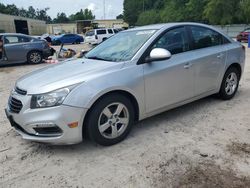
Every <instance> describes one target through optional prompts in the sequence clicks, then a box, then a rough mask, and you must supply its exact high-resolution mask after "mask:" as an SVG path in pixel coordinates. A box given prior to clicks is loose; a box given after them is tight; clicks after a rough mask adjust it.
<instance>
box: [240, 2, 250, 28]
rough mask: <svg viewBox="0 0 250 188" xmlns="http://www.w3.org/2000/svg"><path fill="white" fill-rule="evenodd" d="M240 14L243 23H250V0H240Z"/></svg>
mask: <svg viewBox="0 0 250 188" xmlns="http://www.w3.org/2000/svg"><path fill="white" fill-rule="evenodd" d="M240 10H241V11H240V14H239V19H240V20H241V21H242V22H243V23H247V24H249V23H250V1H249V0H241V2H240Z"/></svg>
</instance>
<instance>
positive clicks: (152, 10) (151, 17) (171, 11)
mask: <svg viewBox="0 0 250 188" xmlns="http://www.w3.org/2000/svg"><path fill="white" fill-rule="evenodd" d="M124 20H125V21H127V22H128V23H129V24H130V25H132V26H134V25H145V24H151V23H152V24H153V23H161V22H179V21H191V22H203V23H209V24H220V25H225V24H240V23H249V22H250V0H137V1H135V0H124Z"/></svg>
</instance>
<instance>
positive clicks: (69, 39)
mask: <svg viewBox="0 0 250 188" xmlns="http://www.w3.org/2000/svg"><path fill="white" fill-rule="evenodd" d="M81 42H84V39H83V37H82V36H80V35H77V34H62V35H59V36H54V37H52V44H53V45H61V44H80V43H81Z"/></svg>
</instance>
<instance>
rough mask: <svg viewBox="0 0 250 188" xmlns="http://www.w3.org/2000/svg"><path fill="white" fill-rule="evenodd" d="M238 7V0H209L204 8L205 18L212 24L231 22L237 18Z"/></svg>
mask: <svg viewBox="0 0 250 188" xmlns="http://www.w3.org/2000/svg"><path fill="white" fill-rule="evenodd" d="M238 8H239V1H238V0H230V1H226V0H209V2H208V3H207V5H206V6H205V9H204V18H206V19H207V20H208V21H209V23H211V24H220V25H226V24H230V23H233V22H234V20H237V17H238V15H237V13H238V11H237V10H238Z"/></svg>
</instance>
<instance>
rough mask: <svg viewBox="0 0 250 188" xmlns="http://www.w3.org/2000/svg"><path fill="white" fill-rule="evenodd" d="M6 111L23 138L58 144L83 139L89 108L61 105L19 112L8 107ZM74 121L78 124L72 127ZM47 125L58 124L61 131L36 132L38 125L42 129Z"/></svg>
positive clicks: (74, 142) (77, 141)
mask: <svg viewBox="0 0 250 188" xmlns="http://www.w3.org/2000/svg"><path fill="white" fill-rule="evenodd" d="M5 112H6V115H7V117H8V119H9V121H10V123H11V125H12V126H13V127H14V128H15V130H16V131H17V132H18V133H19V134H20V135H21V136H22V138H23V139H26V140H31V141H36V142H43V143H51V144H58V145H61V144H76V143H79V142H81V141H82V125H83V119H84V116H85V114H86V112H87V109H83V108H76V107H70V106H64V105H61V106H58V107H53V108H46V109H35V110H31V109H27V110H26V111H21V112H20V113H19V114H16V113H12V112H10V110H9V109H8V108H7V109H6V110H5ZM73 122H74V123H76V122H77V123H78V126H77V127H74V128H70V127H69V124H70V123H73ZM46 126H48V127H52V126H56V127H57V128H58V130H60V132H58V133H55V132H54V133H53V134H47V133H46V132H43V133H42V134H40V133H41V132H39V133H38V132H36V128H37V127H38V128H40V130H42V129H41V128H44V127H46ZM46 130H48V129H46Z"/></svg>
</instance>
